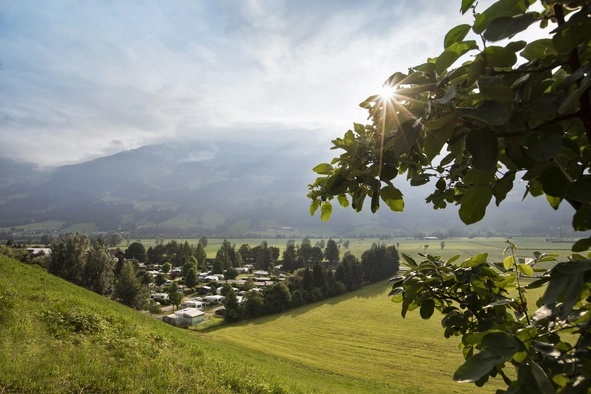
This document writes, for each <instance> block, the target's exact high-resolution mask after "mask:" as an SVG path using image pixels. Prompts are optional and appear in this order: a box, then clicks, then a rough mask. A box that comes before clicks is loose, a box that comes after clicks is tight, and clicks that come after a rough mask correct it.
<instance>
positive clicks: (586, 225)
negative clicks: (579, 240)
mask: <svg viewBox="0 0 591 394" xmlns="http://www.w3.org/2000/svg"><path fill="white" fill-rule="evenodd" d="M573 228H574V229H575V231H587V230H591V204H583V206H582V207H580V208H579V209H578V210H577V212H576V213H575V216H573Z"/></svg>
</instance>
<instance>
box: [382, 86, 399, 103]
mask: <svg viewBox="0 0 591 394" xmlns="http://www.w3.org/2000/svg"><path fill="white" fill-rule="evenodd" d="M395 91H396V89H394V88H393V87H392V86H388V85H384V86H382V89H381V90H380V97H381V98H382V99H384V100H391V99H393V98H394V95H395Z"/></svg>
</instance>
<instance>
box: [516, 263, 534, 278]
mask: <svg viewBox="0 0 591 394" xmlns="http://www.w3.org/2000/svg"><path fill="white" fill-rule="evenodd" d="M517 271H519V272H521V273H522V274H523V275H527V276H532V275H533V274H534V269H533V268H532V267H530V266H529V265H527V264H517Z"/></svg>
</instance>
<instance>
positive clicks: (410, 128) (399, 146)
mask: <svg viewBox="0 0 591 394" xmlns="http://www.w3.org/2000/svg"><path fill="white" fill-rule="evenodd" d="M414 123H415V121H414V120H408V121H406V122H404V123H403V124H401V125H400V128H399V129H398V133H396V136H394V153H396V155H397V156H402V155H403V154H405V153H406V152H408V151H409V150H410V148H412V146H413V145H414V144H415V143H416V142H417V139H418V138H419V135H420V133H421V128H420V127H418V126H417V127H414Z"/></svg>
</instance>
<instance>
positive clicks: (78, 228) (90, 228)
mask: <svg viewBox="0 0 591 394" xmlns="http://www.w3.org/2000/svg"><path fill="white" fill-rule="evenodd" d="M96 231H98V226H97V225H96V224H95V223H94V222H90V223H78V224H73V225H71V226H68V227H66V228H65V229H64V230H63V232H65V233H72V234H75V233H84V234H92V233H94V232H96Z"/></svg>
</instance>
